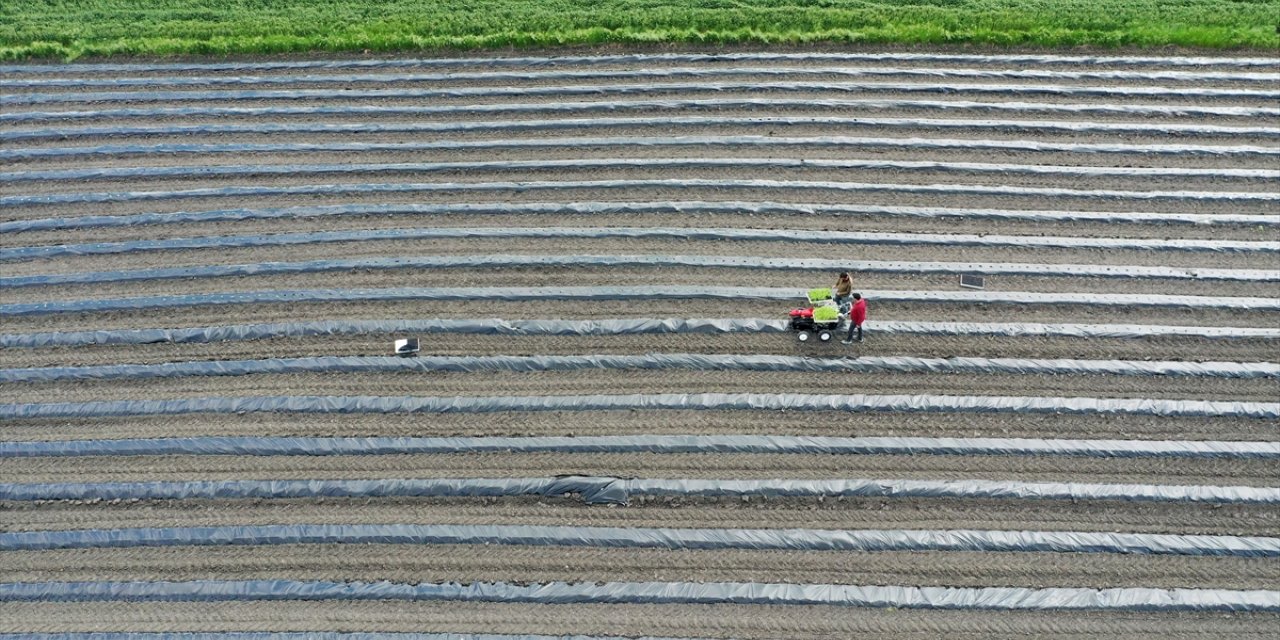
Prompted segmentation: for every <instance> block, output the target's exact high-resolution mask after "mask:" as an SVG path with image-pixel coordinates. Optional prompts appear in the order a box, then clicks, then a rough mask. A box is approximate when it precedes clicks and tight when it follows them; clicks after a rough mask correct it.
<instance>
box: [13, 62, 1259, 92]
mask: <svg viewBox="0 0 1280 640" xmlns="http://www.w3.org/2000/svg"><path fill="white" fill-rule="evenodd" d="M789 76H800V77H804V76H822V77H839V78H882V77H898V76H906V77H908V78H911V77H917V78H929V79H934V78H938V79H954V78H965V79H980V80H1010V79H1013V80H1122V81H1123V80H1139V81H1172V82H1201V83H1213V82H1276V81H1280V74H1276V73H1258V72H1252V71H1167V70H1156V71H1151V70H1143V71H1134V70H1129V69H1122V70H1111V69H1097V70H1087V71H1060V70H1052V69H1027V68H1022V69H964V68H955V67H939V68H920V67H819V66H804V67H794V66H770V67H664V68H640V69H634V68H632V69H555V70H550V71H548V70H533V71H449V72H444V73H362V74H336V73H326V74H317V75H298V74H286V75H274V76H264V75H252V76H233V75H217V76H194V75H187V74H182V75H174V76H144V77H135V78H120V77H110V78H104V77H85V78H67V77H56V78H47V77H46V78H0V88H41V87H72V88H80V87H105V88H109V89H119V88H125V87H204V86H228V85H235V86H246V85H249V86H252V85H285V84H287V85H294V84H297V85H308V84H311V85H314V84H335V85H349V84H408V83H424V82H425V83H433V82H516V83H528V82H543V81H548V80H558V81H564V80H598V79H607V78H616V79H628V80H631V79H655V78H657V79H667V78H734V77H789Z"/></svg>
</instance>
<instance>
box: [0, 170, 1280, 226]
mask: <svg viewBox="0 0 1280 640" xmlns="http://www.w3.org/2000/svg"><path fill="white" fill-rule="evenodd" d="M691 177H697V174H694V175H692V176H691ZM493 179H494V178H493V176H486V178H485V179H484V180H483V181H484V182H488V181H490V180H493ZM525 179H526V180H527V178H525ZM548 179H549V180H550V181H551V182H557V180H555V179H553V178H548ZM368 182H373V183H379V184H381V183H382V182H381V181H378V180H372V181H363V182H361V181H346V180H323V179H314V180H310V181H307V183H308V185H338V186H337V187H328V186H326V187H325V188H324V189H319V190H318V191H316V192H314V193H309V194H308V193H303V194H285V195H254V194H252V193H250V194H248V195H243V196H237V197H234V198H233V197H221V196H195V197H187V196H183V197H180V198H175V199H163V200H148V199H132V200H125V201H119V202H81V203H74V202H73V203H67V204H39V203H33V204H30V205H23V206H21V207H4V208H2V209H0V215H2V216H3V219H4V220H32V219H42V218H56V217H71V216H82V215H120V214H131V213H152V212H168V211H207V210H221V209H235V208H261V207H296V206H318V205H341V204H362V203H376V204H400V203H410V204H446V203H450V204H451V203H477V202H479V203H509V202H546V201H556V200H560V201H584V202H589V201H611V200H614V201H616V200H629V201H642V202H643V201H650V202H672V201H688V200H706V201H775V202H789V203H814V204H855V205H859V204H865V205H884V206H915V207H936V206H943V207H950V208H977V209H1012V210H1057V211H1071V210H1078V211H1117V212H1130V211H1153V212H1161V213H1193V214H1201V215H1214V214H1218V213H1242V214H1251V215H1270V214H1272V213H1274V211H1273V209H1274V203H1270V202H1266V201H1238V202H1232V203H1224V202H1217V201H1201V200H1187V199H1153V200H1150V201H1145V200H1142V201H1138V200H1130V199H1121V198H1114V199H1108V198H1076V197H1054V198H1052V199H1046V198H1043V197H1039V196H1016V195H1014V196H1004V195H994V196H991V195H961V194H947V195H946V196H945V197H940V196H939V195H938V194H935V193H906V192H870V191H869V192H843V191H831V190H826V189H816V188H815V189H808V188H797V189H790V188H731V187H667V186H661V187H644V186H642V187H627V188H626V189H607V188H591V187H589V188H576V187H575V188H566V189H559V188H555V189H542V188H533V187H528V186H525V185H521V186H519V187H516V188H512V189H494V190H483V191H474V190H465V189H460V190H452V191H450V190H440V191H413V192H400V193H396V192H386V193H370V194H363V195H362V194H357V193H338V192H336V191H335V189H337V188H339V187H342V186H344V185H349V184H355V183H368ZM242 184H245V185H250V184H259V181H252V180H250V181H247V182H244V183H242ZM259 186H269V185H261V184H259ZM1059 186H1068V188H1069V185H1065V184H1063V183H1059ZM125 188H126V190H127V189H129V188H130V187H125ZM164 190H165V191H167V190H169V189H168V188H166V189H164ZM59 191H61V189H59ZM86 191H90V192H93V193H98V192H100V191H104V190H103V188H102V187H101V185H98V184H96V183H95V184H94V185H93V186H92V187H91V188H89V189H86ZM835 228H849V227H845V226H843V225H840V224H839V223H838V222H837V223H836V225H835ZM854 228H856V227H854ZM863 230H867V231H872V230H877V231H892V230H895V228H894V227H885V226H883V225H877V226H875V227H863ZM897 230H906V229H897ZM1002 230H1003V228H1002ZM1200 231H1201V232H1203V229H1201V230H1200ZM1193 237H1197V236H1193ZM1199 237H1203V236H1199ZM1256 237H1257V236H1246V237H1245V238H1243V239H1249V238H1256Z"/></svg>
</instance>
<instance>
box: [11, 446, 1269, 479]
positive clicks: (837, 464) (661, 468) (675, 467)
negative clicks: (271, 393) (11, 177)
mask: <svg viewBox="0 0 1280 640" xmlns="http://www.w3.org/2000/svg"><path fill="white" fill-rule="evenodd" d="M1276 467H1277V465H1276V464H1275V462H1274V461H1273V460H1224V459H1213V458H1076V457H1069V456H946V455H850V456H836V455H809V454H720V453H717V454H652V453H625V454H623V453H593V454H555V453H474V454H400V455H377V456H181V455H175V456H84V457H74V458H17V459H12V460H7V461H6V462H5V478H6V481H8V482H21V483H48V482H62V481H65V480H66V479H67V478H71V477H74V478H75V479H76V480H77V481H78V482H171V481H172V482H186V481H192V480H241V479H253V480H310V479H329V480H338V479H343V480H347V479H367V478H455V477H456V478H491V477H546V476H558V475H585V476H615V477H653V478H706V479H733V480H740V479H770V478H787V479H796V480H820V479H827V478H867V477H872V478H905V479H915V480H972V479H982V480H1017V481H1023V482H1089V483H1104V484H1169V485H1231V486H1260V487H1265V486H1275V485H1276V484H1277V482H1280V469H1277V468H1276Z"/></svg>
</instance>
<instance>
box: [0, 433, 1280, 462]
mask: <svg viewBox="0 0 1280 640" xmlns="http://www.w3.org/2000/svg"><path fill="white" fill-rule="evenodd" d="M487 452H503V453H541V452H555V453H566V454H567V453H641V452H643V453H667V454H670V453H721V454H723V453H735V454H744V453H745V454H752V453H775V454H776V453H792V454H799V453H804V454H824V455H885V454H891V455H964V456H972V455H994V456H1009V455H1019V456H1044V455H1052V456H1087V457H1099V458H1164V457H1176V458H1236V459H1245V458H1253V459H1272V458H1280V443H1277V442H1267V441H1219V440H1063V439H1041V438H920V437H914V438H913V437H876V436H868V437H860V438H837V437H823V436H751V435H726V436H686V435H679V436H655V435H638V436H577V437H560V436H543V437H488V436H486V437H448V438H415V437H398V438H395V437H367V438H312V437H260V436H238V437H237V436H205V437H195V438H151V439H120V440H50V441H29V442H17V441H6V442H0V458H25V457H68V456H165V455H210V456H214V455H230V456H330V455H335V456H336V455H397V454H442V453H487Z"/></svg>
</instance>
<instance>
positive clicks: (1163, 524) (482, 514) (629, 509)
mask: <svg viewBox="0 0 1280 640" xmlns="http://www.w3.org/2000/svg"><path fill="white" fill-rule="evenodd" d="M1278 515H1280V514H1278V513H1277V507H1275V506H1274V505H1241V504H1225V505H1219V504H1197V503H1190V502H1167V503H1157V502H1121V501H1092V500H1076V501H1067V500H1002V499H955V498H826V499H823V498H762V497H755V498H675V497H665V498H645V497H643V496H640V497H637V498H633V500H632V502H631V504H629V505H628V506H626V507H605V506H590V505H586V504H583V503H582V502H580V501H578V500H572V499H569V500H561V499H549V498H532V497H525V498H395V497H386V498H378V499H367V498H318V499H278V500H154V501H119V500H112V501H92V502H84V501H77V502H71V501H59V502H40V503H31V502H0V526H2V527H3V528H4V530H7V531H42V530H55V529H99V528H101V529H109V528H147V527H205V526H211V527H213V526H234V525H269V524H458V525H520V524H523V525H538V526H584V527H657V528H664V527H665V528H686V529H687V528H695V529H696V528H722V529H739V528H742V529H790V528H810V529H989V530H1001V531H1098V532H1108V531H1124V532H1130V533H1171V534H1189V535H1234V536H1272V535H1274V534H1275V519H1276V517H1277V516H1278ZM1148 557H1149V556H1148Z"/></svg>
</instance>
